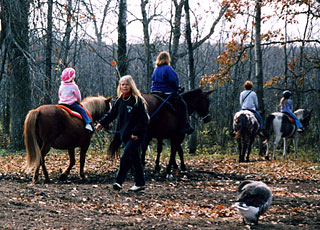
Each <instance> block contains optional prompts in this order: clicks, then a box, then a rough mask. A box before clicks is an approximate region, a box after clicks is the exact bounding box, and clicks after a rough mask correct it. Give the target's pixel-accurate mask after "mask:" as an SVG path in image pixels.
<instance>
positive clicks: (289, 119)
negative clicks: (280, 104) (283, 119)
mask: <svg viewBox="0 0 320 230" xmlns="http://www.w3.org/2000/svg"><path fill="white" fill-rule="evenodd" d="M282 113H283V114H284V115H287V116H288V121H290V123H292V124H295V121H294V118H293V117H291V115H290V114H289V113H286V112H282Z"/></svg>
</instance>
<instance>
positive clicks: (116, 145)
mask: <svg viewBox="0 0 320 230" xmlns="http://www.w3.org/2000/svg"><path fill="white" fill-rule="evenodd" d="M120 146H121V138H120V134H119V133H116V134H115V135H114V136H113V139H112V141H111V143H110V145H109V148H108V154H109V156H110V157H112V158H114V157H115V156H116V153H117V152H118V151H119V149H120Z"/></svg>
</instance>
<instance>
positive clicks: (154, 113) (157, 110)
mask: <svg viewBox="0 0 320 230" xmlns="http://www.w3.org/2000/svg"><path fill="white" fill-rule="evenodd" d="M172 94H173V92H171V93H170V95H169V96H168V97H167V98H166V99H165V100H164V101H163V102H162V103H161V105H159V107H158V108H157V109H156V111H154V112H153V114H152V115H151V116H150V119H152V118H153V117H154V115H156V113H157V112H159V110H160V109H161V107H162V106H163V105H164V104H165V103H166V102H167V101H168V100H169V98H170V97H171V96H172ZM154 96H155V95H154ZM157 98H158V97H157ZM161 99H162V98H161Z"/></svg>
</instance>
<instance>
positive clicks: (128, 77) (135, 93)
mask: <svg viewBox="0 0 320 230" xmlns="http://www.w3.org/2000/svg"><path fill="white" fill-rule="evenodd" d="M123 81H126V82H127V83H128V84H129V86H130V89H131V95H132V96H134V97H135V99H136V103H135V105H136V104H137V103H138V98H139V97H140V98H141V100H142V102H143V104H144V107H145V108H146V109H147V105H148V104H147V102H146V100H145V99H144V98H143V97H142V96H141V93H140V91H139V90H138V88H137V85H136V83H135V82H134V80H133V78H132V76H131V75H125V76H123V77H121V78H120V80H119V84H118V88H117V96H118V98H120V97H121V95H122V92H121V90H120V84H121V82H123Z"/></svg>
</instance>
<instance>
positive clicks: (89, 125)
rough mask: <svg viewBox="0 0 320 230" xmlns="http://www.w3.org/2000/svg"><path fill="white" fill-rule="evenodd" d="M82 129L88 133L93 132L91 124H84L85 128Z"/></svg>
mask: <svg viewBox="0 0 320 230" xmlns="http://www.w3.org/2000/svg"><path fill="white" fill-rule="evenodd" d="M84 128H85V129H87V130H89V131H90V132H93V128H92V125H91V124H86V126H85V127H84Z"/></svg>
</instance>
